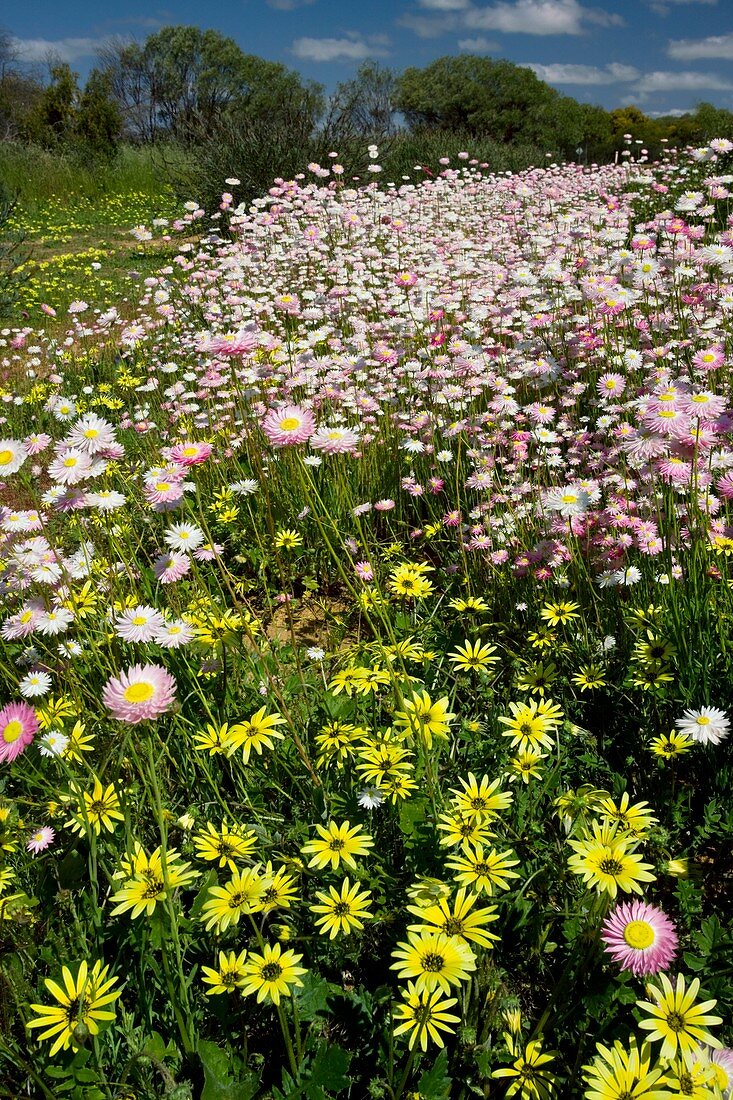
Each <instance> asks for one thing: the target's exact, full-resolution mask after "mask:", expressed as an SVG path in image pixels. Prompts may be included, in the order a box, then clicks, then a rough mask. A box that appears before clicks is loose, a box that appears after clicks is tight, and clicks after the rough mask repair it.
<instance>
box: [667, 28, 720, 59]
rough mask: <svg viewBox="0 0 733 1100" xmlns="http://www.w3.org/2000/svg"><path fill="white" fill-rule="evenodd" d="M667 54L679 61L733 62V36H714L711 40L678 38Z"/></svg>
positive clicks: (672, 43)
mask: <svg viewBox="0 0 733 1100" xmlns="http://www.w3.org/2000/svg"><path fill="white" fill-rule="evenodd" d="M667 53H668V54H669V56H670V57H674V58H675V59H676V60H677V61H698V60H701V59H703V58H711V57H719V58H722V59H723V60H724V61H733V34H713V35H710V37H709V38H677V39H673V40H672V41H671V42H670V44H669V46H668V47H667Z"/></svg>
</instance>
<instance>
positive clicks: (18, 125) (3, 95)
mask: <svg viewBox="0 0 733 1100" xmlns="http://www.w3.org/2000/svg"><path fill="white" fill-rule="evenodd" d="M42 92H43V85H42V84H41V82H40V80H39V79H38V77H37V76H36V75H35V74H33V73H30V72H24V71H23V66H22V64H21V62H20V59H19V56H18V50H17V47H16V44H15V40H14V38H13V36H12V35H11V34H10V33H9V32H8V31H5V30H1V29H0V141H14V140H16V139H17V138H19V137H20V136H21V135H22V134H23V133H24V132H25V130H26V127H27V122H28V116H29V114H30V113H31V111H32V109H33V107H34V106H35V104H36V103H37V101H38V99H39V97H40V96H41V94H42Z"/></svg>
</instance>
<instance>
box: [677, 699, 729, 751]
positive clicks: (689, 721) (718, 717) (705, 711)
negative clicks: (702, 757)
mask: <svg viewBox="0 0 733 1100" xmlns="http://www.w3.org/2000/svg"><path fill="white" fill-rule="evenodd" d="M675 726H676V727H677V729H678V730H679V731H680V733H686V734H687V735H688V736H689V737H691V738H692V739H693V741H699V742H700V744H701V745H718V744H720V742H721V741H722V740H723V738H724V737H727V736H728V733H729V732H730V722H729V720H728V718H727V717H726V713H725V711H724V710H718V709H717V707H700V709H699V710H686V711H685V712H684V714H683V715H682V717H681V718H678V719H677V721H676V722H675Z"/></svg>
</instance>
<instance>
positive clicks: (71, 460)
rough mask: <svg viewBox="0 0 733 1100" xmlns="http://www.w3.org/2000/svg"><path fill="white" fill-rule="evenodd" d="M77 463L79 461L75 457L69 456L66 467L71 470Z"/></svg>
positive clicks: (65, 463)
mask: <svg viewBox="0 0 733 1100" xmlns="http://www.w3.org/2000/svg"><path fill="white" fill-rule="evenodd" d="M76 463H77V459H75V458H74V456H73V455H69V456H68V458H65V459H64V466H66V467H67V468H68V469H71V467H72V466H76Z"/></svg>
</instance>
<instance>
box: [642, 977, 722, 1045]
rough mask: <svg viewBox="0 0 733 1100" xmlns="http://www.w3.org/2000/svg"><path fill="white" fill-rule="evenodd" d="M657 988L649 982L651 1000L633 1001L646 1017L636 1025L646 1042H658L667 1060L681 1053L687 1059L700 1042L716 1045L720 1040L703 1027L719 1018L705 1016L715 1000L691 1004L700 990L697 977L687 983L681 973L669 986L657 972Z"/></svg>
mask: <svg viewBox="0 0 733 1100" xmlns="http://www.w3.org/2000/svg"><path fill="white" fill-rule="evenodd" d="M659 981H660V982H661V989H660V988H659V987H658V986H654V985H649V986H647V991H648V992H649V993H650V995H651V996H652V997H653V998H654V1000H653V1001H637V1002H636V1003H637V1005H638V1006H639V1008H642V1009H645V1010H646V1012H647V1016H648V1018H647V1019H645V1020H642V1021H641V1023H640V1024H639V1027H640V1028H642V1029H643V1030H644V1031H648V1032H649V1041H650V1042H652V1043H654V1042H659V1041H661V1043H662V1047H661V1050H660V1055H661V1057H662V1058H667V1059H669V1060H670V1061H671V1060H672V1059H673V1058H676V1057H677V1056H678V1055H679V1056H681V1057H682V1058H683V1059H684V1060H685V1061H686V1062H688V1063H689V1062H690V1061H692V1060H693V1059H694V1057H695V1055H696V1054H697V1051H698V1048H699V1046H700V1044H701V1043H706V1044H707V1045H708V1046H711V1047H720V1046H722V1043H721V1042H720V1040H719V1039H716V1038H714V1036H712V1035H711V1034H710V1032H709V1031H708V1030H707V1029H708V1027H710V1026H715V1025H716V1024H720V1023H722V1022H723V1021H722V1020H721V1018H720V1016H711V1015H709V1010H710V1009H711V1008H715V1005H716V1004H717V1001H703V1002H702V1004H695V998H696V997H697V994H698V991H699V989H700V979H699V978H694V979H693V981H692V982H690V985H689V987H688V986H687V984H686V982H685V979H684V976H683V975H682V974H678V975H677V981H676V983H675V985H674V986H673V985H672V983H671V981H670V980H669V978H668V977H667V975H666V974H660V975H659Z"/></svg>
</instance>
